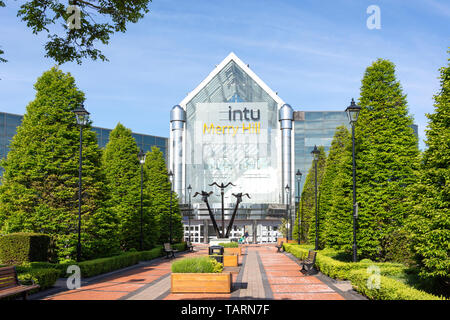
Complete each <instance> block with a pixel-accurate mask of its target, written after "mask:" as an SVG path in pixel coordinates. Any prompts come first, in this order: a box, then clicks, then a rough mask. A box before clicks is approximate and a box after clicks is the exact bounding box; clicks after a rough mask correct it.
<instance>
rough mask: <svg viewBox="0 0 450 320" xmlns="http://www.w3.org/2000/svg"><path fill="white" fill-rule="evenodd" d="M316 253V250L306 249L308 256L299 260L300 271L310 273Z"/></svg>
mask: <svg viewBox="0 0 450 320" xmlns="http://www.w3.org/2000/svg"><path fill="white" fill-rule="evenodd" d="M316 254H317V252H315V251H313V250H309V251H308V257H307V258H306V259H305V260H302V261H300V264H301V266H302V269H301V270H300V271H301V272H302V273H306V274H311V271H312V270H313V268H314V264H315V263H316Z"/></svg>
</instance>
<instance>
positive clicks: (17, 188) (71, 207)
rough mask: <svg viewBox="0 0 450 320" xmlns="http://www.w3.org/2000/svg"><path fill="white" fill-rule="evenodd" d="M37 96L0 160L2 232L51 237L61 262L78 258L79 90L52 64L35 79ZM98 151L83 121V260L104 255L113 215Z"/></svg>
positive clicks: (111, 241) (111, 243) (110, 242)
mask: <svg viewBox="0 0 450 320" xmlns="http://www.w3.org/2000/svg"><path fill="white" fill-rule="evenodd" d="M34 88H35V90H36V97H35V99H34V100H33V101H32V102H30V103H29V104H28V106H27V108H26V113H25V115H24V117H23V121H22V124H21V125H20V126H19V127H18V128H17V134H16V135H15V136H14V137H13V139H12V141H11V145H10V151H9V153H8V155H7V158H6V160H4V161H3V162H2V167H3V168H4V170H5V171H4V174H3V178H2V185H1V187H0V212H1V214H2V215H1V216H0V228H1V232H4V233H10V232H19V231H30V232H40V233H46V234H49V235H51V236H52V237H53V238H54V241H55V244H56V252H57V255H58V257H59V259H65V258H72V259H73V258H75V257H76V246H77V239H78V233H77V230H78V166H79V165H78V160H79V127H78V126H77V122H76V119H75V115H74V113H73V112H72V110H74V109H75V108H76V107H77V106H79V105H80V104H82V103H83V101H84V94H83V92H81V91H80V90H78V88H77V87H76V85H75V79H74V78H73V77H72V76H71V75H70V73H63V72H62V71H61V70H59V69H58V68H56V67H54V68H52V69H51V70H49V71H46V72H44V73H43V74H42V76H41V77H39V78H38V80H37V82H36V84H35V85H34ZM100 161H101V151H100V149H99V148H98V145H97V139H96V136H95V133H94V132H93V131H92V130H91V125H90V124H88V125H87V126H86V127H85V128H84V129H83V175H82V180H83V184H82V222H81V236H82V237H81V243H82V258H83V259H89V258H92V257H98V256H103V255H109V254H111V253H113V252H115V251H116V250H117V247H116V246H115V244H116V243H115V231H114V219H113V217H112V216H111V214H110V212H109V211H108V210H104V209H103V201H104V199H105V194H104V192H103V190H104V176H103V175H102V172H101V170H100Z"/></svg>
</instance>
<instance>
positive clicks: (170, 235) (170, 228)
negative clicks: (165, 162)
mask: <svg viewBox="0 0 450 320" xmlns="http://www.w3.org/2000/svg"><path fill="white" fill-rule="evenodd" d="M167 175H168V176H169V181H170V212H169V230H170V231H169V232H170V234H169V243H170V244H172V193H173V191H172V186H173V181H172V180H173V172H172V170H170V171H169V173H168V174H167Z"/></svg>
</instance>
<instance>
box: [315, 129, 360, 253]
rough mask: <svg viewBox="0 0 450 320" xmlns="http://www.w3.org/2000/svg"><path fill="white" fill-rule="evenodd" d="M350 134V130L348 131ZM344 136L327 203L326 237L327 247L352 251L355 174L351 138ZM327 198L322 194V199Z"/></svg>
mask: <svg viewBox="0 0 450 320" xmlns="http://www.w3.org/2000/svg"><path fill="white" fill-rule="evenodd" d="M347 134H348V132H347ZM343 138H344V141H343V142H344V147H343V149H341V154H340V156H339V159H337V160H338V161H337V162H336V163H335V165H334V166H335V178H334V181H333V186H332V189H331V192H330V194H329V196H330V198H329V201H328V203H327V204H326V205H328V210H327V212H325V222H324V227H323V229H324V233H325V235H324V237H325V243H326V246H327V247H331V248H334V249H338V250H344V251H349V252H351V249H352V245H353V176H352V149H351V148H352V147H351V140H350V139H351V138H350V137H349V134H348V136H346V137H343ZM323 198H325V196H322V197H321V199H323Z"/></svg>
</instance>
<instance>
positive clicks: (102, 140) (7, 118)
mask: <svg viewBox="0 0 450 320" xmlns="http://www.w3.org/2000/svg"><path fill="white" fill-rule="evenodd" d="M22 118H23V116H22V115H18V114H11V113H6V112H0V159H3V158H6V155H7V154H8V151H9V143H10V141H11V139H12V138H13V137H14V135H15V134H16V131H17V127H18V126H19V125H20V124H21V123H22ZM92 130H93V131H94V132H95V133H96V134H97V139H98V145H99V147H100V148H104V147H105V146H106V144H107V143H108V140H109V133H110V132H111V131H112V129H105V128H99V127H92ZM133 137H134V139H135V140H136V143H137V146H138V148H141V149H142V150H144V152H147V151H150V150H151V148H152V147H153V146H157V147H158V148H159V149H160V150H161V151H162V152H163V154H164V158H165V159H166V161H167V157H168V152H167V149H168V139H167V138H164V137H157V136H152V135H147V134H140V133H133Z"/></svg>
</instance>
